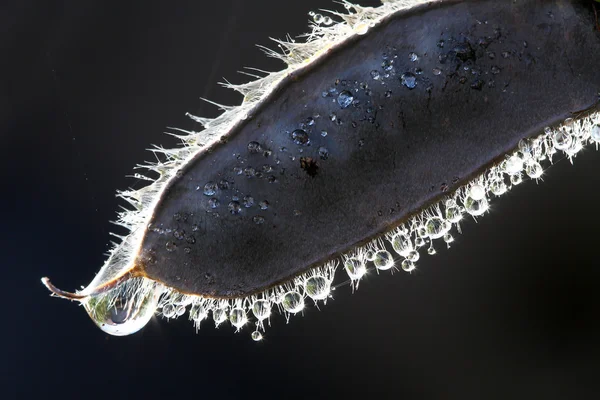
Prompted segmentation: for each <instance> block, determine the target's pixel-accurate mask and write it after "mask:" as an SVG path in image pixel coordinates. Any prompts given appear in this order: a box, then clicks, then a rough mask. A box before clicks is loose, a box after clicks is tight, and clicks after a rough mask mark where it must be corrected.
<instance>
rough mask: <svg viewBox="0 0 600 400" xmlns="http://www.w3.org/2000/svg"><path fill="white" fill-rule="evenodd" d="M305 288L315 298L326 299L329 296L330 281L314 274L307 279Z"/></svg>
mask: <svg viewBox="0 0 600 400" xmlns="http://www.w3.org/2000/svg"><path fill="white" fill-rule="evenodd" d="M304 290H305V291H306V294H307V295H308V296H309V297H310V298H311V299H313V300H325V299H326V298H327V296H329V291H330V283H329V281H328V280H327V279H325V278H323V277H322V276H312V277H310V278H308V279H307V280H306V283H305V284H304Z"/></svg>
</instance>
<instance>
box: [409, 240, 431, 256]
mask: <svg viewBox="0 0 600 400" xmlns="http://www.w3.org/2000/svg"><path fill="white" fill-rule="evenodd" d="M425 243H426V241H425V239H423V238H422V237H420V236H419V237H417V238H416V239H415V247H416V248H419V247H423V246H425ZM407 254H408V253H407Z"/></svg>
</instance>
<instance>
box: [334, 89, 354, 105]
mask: <svg viewBox="0 0 600 400" xmlns="http://www.w3.org/2000/svg"><path fill="white" fill-rule="evenodd" d="M353 100H354V96H352V93H350V92H349V91H347V90H344V91H342V92H341V93H340V94H339V95H338V98H337V102H338V104H339V105H340V107H342V108H348V107H350V105H352V101H353Z"/></svg>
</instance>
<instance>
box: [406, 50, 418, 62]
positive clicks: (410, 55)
mask: <svg viewBox="0 0 600 400" xmlns="http://www.w3.org/2000/svg"><path fill="white" fill-rule="evenodd" d="M408 59H409V60H410V61H412V62H415V61H419V56H418V55H417V53H415V52H410V53H408Z"/></svg>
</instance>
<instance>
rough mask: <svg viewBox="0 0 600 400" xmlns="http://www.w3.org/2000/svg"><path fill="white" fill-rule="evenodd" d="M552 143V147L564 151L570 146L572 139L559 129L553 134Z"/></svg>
mask: <svg viewBox="0 0 600 400" xmlns="http://www.w3.org/2000/svg"><path fill="white" fill-rule="evenodd" d="M552 141H553V142H554V147H556V148H557V149H558V150H563V151H564V150H567V149H568V148H569V146H571V143H572V142H573V138H572V136H571V135H569V134H568V133H567V132H565V131H563V130H562V129H561V130H558V131H556V132H555V133H554V135H553V137H552Z"/></svg>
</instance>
